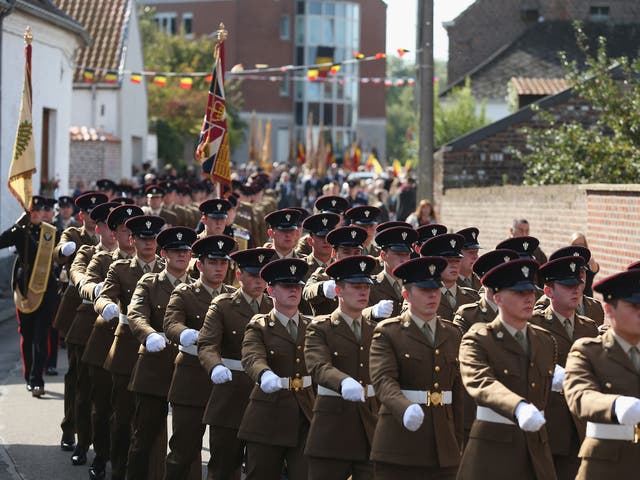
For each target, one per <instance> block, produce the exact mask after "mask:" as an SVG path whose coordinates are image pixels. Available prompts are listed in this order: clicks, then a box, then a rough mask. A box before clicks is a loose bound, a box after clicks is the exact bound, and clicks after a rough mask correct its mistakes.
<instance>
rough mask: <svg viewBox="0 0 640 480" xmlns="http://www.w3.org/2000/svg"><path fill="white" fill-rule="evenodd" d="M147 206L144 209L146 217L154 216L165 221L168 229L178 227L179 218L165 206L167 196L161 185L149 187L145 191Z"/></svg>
mask: <svg viewBox="0 0 640 480" xmlns="http://www.w3.org/2000/svg"><path fill="white" fill-rule="evenodd" d="M145 193H146V194H147V206H146V207H144V208H143V210H144V213H145V215H153V216H156V217H160V218H162V219H163V220H164V222H165V224H166V226H167V227H171V226H178V225H179V224H178V221H179V220H178V216H177V215H176V214H175V213H174V212H172V211H171V210H169V209H168V208H167V207H165V206H164V204H163V199H164V195H165V191H164V189H163V188H162V187H161V186H160V185H149V186H148V187H147V188H146V189H145Z"/></svg>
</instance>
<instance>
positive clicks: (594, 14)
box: [589, 5, 609, 22]
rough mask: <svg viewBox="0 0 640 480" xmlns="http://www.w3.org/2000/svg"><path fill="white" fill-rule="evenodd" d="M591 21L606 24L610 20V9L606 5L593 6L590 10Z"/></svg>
mask: <svg viewBox="0 0 640 480" xmlns="http://www.w3.org/2000/svg"><path fill="white" fill-rule="evenodd" d="M589 20H591V21H592V22H606V21H607V20H609V7H608V6H606V5H593V6H592V7H591V8H590V9H589Z"/></svg>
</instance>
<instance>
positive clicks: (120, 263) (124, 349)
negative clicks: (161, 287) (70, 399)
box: [94, 215, 164, 479]
mask: <svg viewBox="0 0 640 480" xmlns="http://www.w3.org/2000/svg"><path fill="white" fill-rule="evenodd" d="M125 226H126V227H127V228H128V229H129V230H130V231H131V236H132V237H133V242H134V245H135V250H136V254H135V256H134V257H133V258H132V259H130V260H117V261H115V262H114V263H112V264H111V266H110V267H109V272H108V273H107V278H106V280H105V281H104V285H103V287H102V290H101V292H100V295H99V296H98V298H96V300H95V306H94V308H95V310H96V313H98V314H99V315H101V316H102V318H103V319H104V320H106V321H107V322H112V323H115V322H116V321H117V322H118V326H117V328H116V331H115V334H114V339H113V344H112V345H111V348H110V350H109V352H108V354H107V357H106V359H105V362H104V368H105V370H107V371H109V372H110V373H111V380H112V382H113V387H112V392H111V406H112V408H113V414H112V421H111V469H112V478H117V479H122V478H124V476H125V473H126V468H127V455H128V451H129V442H130V439H131V433H132V432H131V419H132V417H133V411H134V407H135V402H134V395H133V393H132V392H130V391H129V389H128V386H129V381H130V378H131V372H132V370H133V368H134V366H135V363H136V360H137V358H138V348H139V346H140V343H139V342H138V340H137V339H136V338H135V337H134V336H133V334H132V333H131V329H130V328H129V319H128V317H127V315H126V314H124V313H122V312H126V311H127V308H128V307H129V303H130V302H131V297H132V296H133V292H134V290H135V288H136V284H137V283H138V280H139V279H140V277H142V275H144V274H145V273H160V272H161V271H162V270H163V269H164V261H163V260H162V259H161V258H160V257H158V256H157V255H156V246H157V242H156V237H157V236H158V233H160V230H161V229H162V227H163V226H164V220H162V218H160V217H154V216H146V215H141V216H138V217H133V218H130V219H129V220H127V221H126V222H125Z"/></svg>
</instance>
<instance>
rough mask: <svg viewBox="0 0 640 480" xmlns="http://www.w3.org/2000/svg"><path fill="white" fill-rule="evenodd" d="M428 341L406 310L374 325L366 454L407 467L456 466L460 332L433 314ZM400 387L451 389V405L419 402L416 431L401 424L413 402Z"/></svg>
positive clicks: (459, 418)
mask: <svg viewBox="0 0 640 480" xmlns="http://www.w3.org/2000/svg"><path fill="white" fill-rule="evenodd" d="M436 322H437V324H436V325H437V326H436V331H435V344H434V345H432V344H431V343H430V342H429V340H428V339H427V337H426V336H425V335H424V334H423V333H422V332H421V331H420V329H419V328H418V326H417V325H416V323H415V322H414V321H413V320H412V319H411V315H410V313H409V312H405V313H403V314H402V315H400V316H398V317H394V318H390V319H388V320H384V321H382V322H380V323H378V325H377V326H376V328H375V333H374V334H373V340H372V342H371V356H370V359H369V362H370V366H369V368H370V370H371V380H372V382H373V385H374V388H375V392H376V397H377V398H378V400H379V401H380V403H381V407H380V411H379V417H378V424H377V426H376V430H375V434H374V437H373V446H372V450H371V459H372V460H374V461H376V462H384V463H392V464H399V465H404V466H411V467H436V468H437V467H440V468H444V467H455V466H457V465H458V463H459V462H460V449H461V445H462V436H463V418H462V416H463V403H462V393H463V387H462V382H461V380H460V371H459V368H458V359H457V356H458V347H459V345H460V337H461V335H460V331H459V330H458V328H457V327H455V326H454V325H453V324H452V323H451V322H448V321H446V320H442V319H440V318H438V319H437V321H436ZM402 390H420V391H426V390H430V391H437V392H440V391H451V392H452V398H453V401H452V404H451V405H443V406H430V407H429V406H427V405H424V404H423V405H421V407H422V410H423V411H424V421H423V423H422V425H421V426H420V428H419V429H418V430H417V431H415V432H410V431H409V430H407V429H406V428H405V427H404V425H403V416H404V412H405V410H406V409H407V408H408V407H409V406H410V405H412V404H413V403H414V402H412V401H411V400H409V399H408V398H407V397H406V396H405V395H404V394H403V393H402Z"/></svg>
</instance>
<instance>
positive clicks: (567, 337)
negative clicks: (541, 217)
mask: <svg viewBox="0 0 640 480" xmlns="http://www.w3.org/2000/svg"><path fill="white" fill-rule="evenodd" d="M585 266H586V264H585V263H584V259H583V258H582V257H561V258H557V259H555V260H552V261H550V262H547V263H545V264H544V265H542V266H541V267H540V269H539V270H538V277H539V278H540V280H541V281H542V282H543V283H544V292H545V295H547V297H548V298H549V299H550V302H551V304H550V305H549V306H548V307H547V308H546V309H540V310H537V311H535V312H534V314H533V318H532V319H531V323H533V324H535V325H538V326H539V327H542V328H544V329H546V330H548V331H549V332H551V334H552V335H553V337H554V339H555V341H556V345H557V346H558V350H557V355H558V360H557V361H558V366H559V368H560V369H564V366H565V364H566V363H567V356H568V355H569V350H570V349H571V345H572V344H573V342H574V341H575V340H577V339H579V338H583V337H596V336H598V326H597V325H596V323H595V322H594V321H593V320H590V319H588V318H586V317H583V316H581V315H578V314H577V313H576V308H577V307H578V304H579V302H580V298H581V297H582V290H583V288H584V283H583V280H581V278H580V276H581V273H580V272H581V270H584V268H585ZM545 418H546V419H547V421H548V422H549V426H548V428H547V431H548V433H549V444H550V445H551V453H552V455H553V463H554V465H555V468H556V475H557V477H558V479H559V480H561V479H562V480H568V479H571V480H573V479H574V478H576V474H577V473H578V467H579V466H580V460H579V459H578V449H579V448H580V444H581V443H582V440H583V439H584V424H583V423H582V422H579V421H578V422H574V419H573V417H572V416H571V412H569V408H568V407H567V402H566V400H565V398H564V393H563V391H562V385H561V384H560V385H556V384H554V385H553V386H552V388H551V398H550V400H549V405H548V407H547V409H546V411H545Z"/></svg>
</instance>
